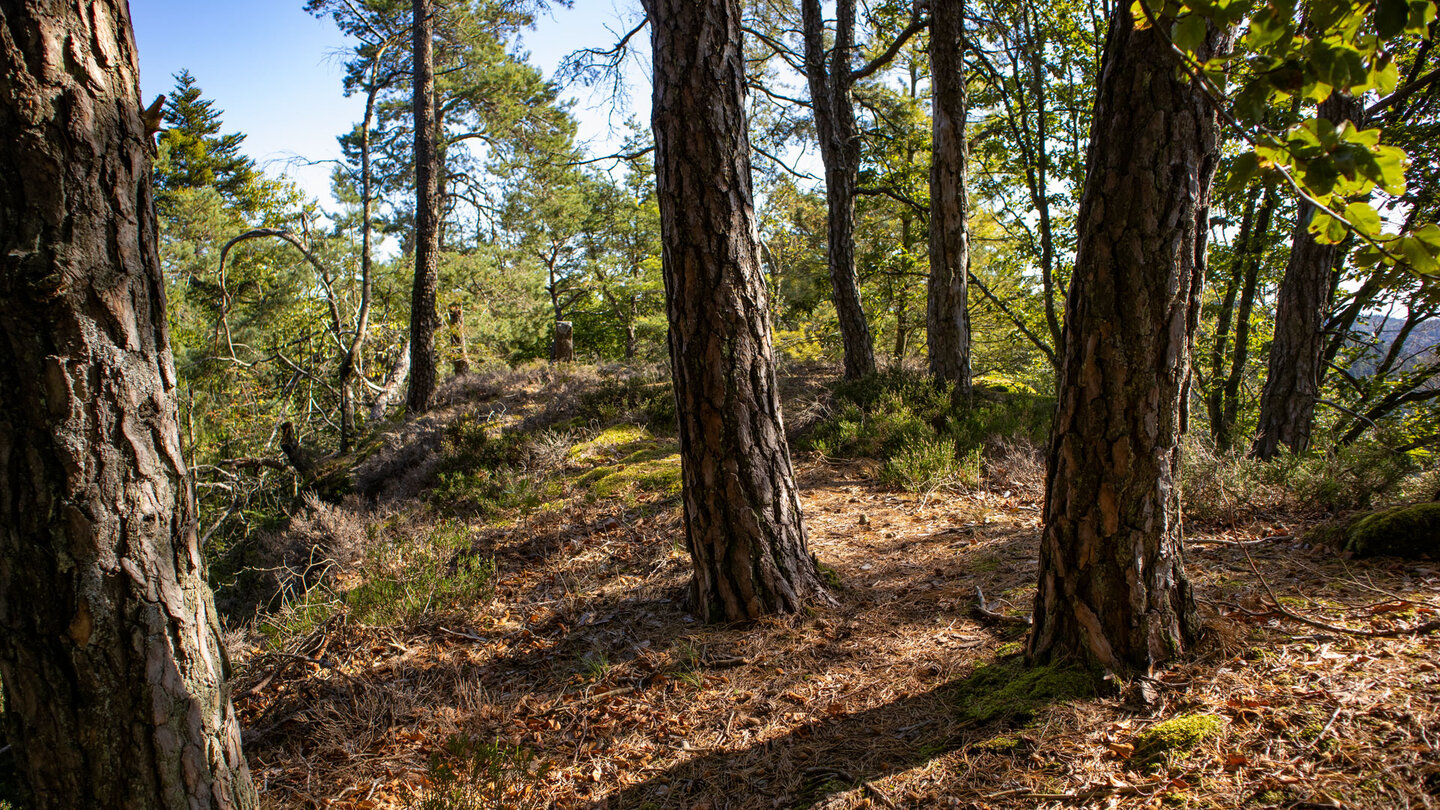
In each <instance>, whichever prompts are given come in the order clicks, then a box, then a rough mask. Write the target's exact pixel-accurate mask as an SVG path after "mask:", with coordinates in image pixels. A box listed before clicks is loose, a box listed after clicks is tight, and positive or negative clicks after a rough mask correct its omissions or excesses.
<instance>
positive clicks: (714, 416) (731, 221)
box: [645, 0, 828, 621]
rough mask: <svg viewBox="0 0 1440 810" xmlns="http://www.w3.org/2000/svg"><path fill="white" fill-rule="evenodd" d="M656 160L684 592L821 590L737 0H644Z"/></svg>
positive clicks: (725, 616)
mask: <svg viewBox="0 0 1440 810" xmlns="http://www.w3.org/2000/svg"><path fill="white" fill-rule="evenodd" d="M645 7H646V10H647V11H648V12H649V14H650V20H651V25H652V38H653V45H654V64H655V91H654V113H653V126H654V131H655V146H656V151H655V171H656V180H657V191H658V194H659V201H660V223H661V239H662V244H663V273H664V278H665V297H666V308H667V311H668V314H669V320H670V360H671V363H672V365H673V369H674V383H675V401H676V406H677V411H678V423H679V432H680V458H681V470H682V475H681V477H682V481H683V485H684V501H685V539H686V544H687V545H688V547H689V550H690V555H691V558H692V559H693V560H694V564H695V578H694V580H693V581H692V588H691V594H692V597H693V599H694V604H695V608H696V610H697V612H698V613H700V615H701V616H702V617H703V618H705V619H706V620H709V621H740V620H747V619H755V618H757V617H759V616H763V615H765V614H770V613H791V612H795V611H798V610H800V609H801V608H802V607H803V606H805V605H806V604H809V603H813V602H815V601H817V600H826V599H828V596H827V595H826V593H825V590H824V587H823V585H822V584H821V582H820V578H819V575H818V573H817V571H816V567H815V562H814V560H813V559H812V558H811V557H810V554H809V552H808V550H807V548H806V538H805V530H804V527H803V525H802V524H801V520H800V499H799V496H798V494H797V491H796V488H795V479H794V473H793V471H792V469H791V465H790V452H789V448H788V447H787V445H786V442H785V430H784V427H783V425H782V424H781V418H780V402H779V395H778V392H777V390H776V387H775V370H774V356H773V352H772V349H771V342H770V325H769V321H768V319H767V318H766V312H767V310H766V298H765V279H764V276H763V275H762V273H761V272H760V253H759V245H758V242H757V239H756V233H755V213H754V208H753V204H752V197H751V185H750V182H751V181H750V143H749V138H748V135H747V131H746V122H745V104H744V98H745V66H744V62H743V60H742V58H741V47H740V43H741V40H740V25H741V14H740V4H739V2H738V0H705V2H697V0H646V2H645Z"/></svg>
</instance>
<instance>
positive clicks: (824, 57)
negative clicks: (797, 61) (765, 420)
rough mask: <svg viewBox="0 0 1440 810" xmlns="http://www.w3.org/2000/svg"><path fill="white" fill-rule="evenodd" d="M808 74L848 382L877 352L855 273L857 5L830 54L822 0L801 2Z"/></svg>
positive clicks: (843, 12) (844, 17)
mask: <svg viewBox="0 0 1440 810" xmlns="http://www.w3.org/2000/svg"><path fill="white" fill-rule="evenodd" d="M800 9H801V13H802V15H803V17H804V34H805V74H806V79H807V81H808V82H809V85H810V100H811V107H812V109H813V111H814V114H815V131H816V134H817V135H818V136H819V140H820V159H821V161H822V162H823V163H824V164H825V200H826V206H827V224H828V228H827V233H826V246H827V257H826V261H827V265H828V267H829V269H830V282H831V285H832V288H833V293H834V301H835V314H836V316H837V317H838V318H839V320H840V339H841V342H842V343H843V344H844V347H845V376H846V378H848V379H855V378H857V377H863V376H865V375H866V374H873V373H875V348H874V344H873V342H872V340H871V337H870V326H869V323H868V322H867V321H866V320H865V310H864V308H863V307H862V306H861V304H860V279H859V276H858V275H857V274H856V270H855V188H856V186H857V185H858V183H859V176H860V134H859V133H858V132H857V131H856V129H855V108H854V103H853V101H852V100H851V98H850V88H851V85H852V84H853V83H854V82H853V79H851V70H850V60H851V51H852V50H853V49H854V46H855V0H839V2H838V3H836V23H835V29H836V31H835V43H834V46H833V47H832V48H830V49H829V50H827V49H826V48H825V19H824V17H823V16H822V14H821V10H820V0H801V3H800Z"/></svg>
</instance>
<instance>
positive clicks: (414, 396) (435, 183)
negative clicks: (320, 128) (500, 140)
mask: <svg viewBox="0 0 1440 810" xmlns="http://www.w3.org/2000/svg"><path fill="white" fill-rule="evenodd" d="M411 6H412V8H413V10H414V18H415V24H414V52H415V56H414V62H415V64H414V70H415V100H414V116H415V283H414V286H413V287H412V288H411V290H410V392H409V395H408V396H407V397H406V400H405V407H406V408H407V409H408V410H409V411H410V413H412V414H416V413H424V412H425V411H428V410H429V409H430V401H431V399H433V398H434V396H435V381H436V373H435V332H436V331H437V330H438V328H439V322H440V318H439V315H438V314H437V313H436V310H435V286H436V283H437V277H438V272H439V270H438V267H439V265H438V261H439V254H440V185H439V174H440V166H439V161H438V153H437V151H436V149H435V47H434V41H433V33H434V21H433V20H432V19H431V14H432V12H433V10H434V4H433V3H432V1H431V0H413V3H412V4H411Z"/></svg>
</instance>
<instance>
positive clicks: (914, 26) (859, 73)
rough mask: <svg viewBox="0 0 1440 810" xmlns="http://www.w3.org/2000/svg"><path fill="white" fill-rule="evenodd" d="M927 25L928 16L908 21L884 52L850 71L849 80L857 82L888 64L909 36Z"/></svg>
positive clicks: (928, 25)
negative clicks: (907, 24) (857, 68)
mask: <svg viewBox="0 0 1440 810" xmlns="http://www.w3.org/2000/svg"><path fill="white" fill-rule="evenodd" d="M929 27H930V19H929V18H928V17H925V18H922V19H919V20H916V21H915V22H912V23H910V25H909V26H907V27H906V28H905V30H904V31H901V32H900V36H898V37H896V38H895V41H894V42H892V43H890V47H888V48H886V49H885V52H884V53H882V54H880V55H879V56H877V57H875V58H874V59H871V60H870V62H869V64H867V65H865V66H864V67H862V68H860V69H859V70H853V71H851V72H850V81H852V82H858V81H860V80H861V79H863V78H865V77H866V76H869V75H870V74H872V73H874V72H875V71H877V70H879V69H881V68H883V67H885V66H886V65H888V64H890V60H891V59H894V58H895V54H897V53H900V49H901V48H903V47H905V43H907V42H909V41H910V38H911V37H913V36H915V35H916V34H918V33H920V32H921V31H924V30H925V29H926V28H929Z"/></svg>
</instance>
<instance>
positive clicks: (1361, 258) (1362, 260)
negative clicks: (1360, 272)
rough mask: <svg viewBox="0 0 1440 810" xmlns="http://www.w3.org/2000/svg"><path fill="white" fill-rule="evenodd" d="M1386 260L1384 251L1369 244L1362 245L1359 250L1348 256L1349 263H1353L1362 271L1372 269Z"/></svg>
mask: <svg viewBox="0 0 1440 810" xmlns="http://www.w3.org/2000/svg"><path fill="white" fill-rule="evenodd" d="M1387 258H1388V256H1386V254H1385V252H1384V251H1382V250H1380V249H1379V248H1377V247H1375V246H1374V245H1371V244H1365V245H1362V246H1360V248H1359V249H1357V250H1356V251H1355V252H1353V253H1351V254H1350V261H1351V262H1354V264H1355V266H1356V267H1359V268H1362V269H1368V268H1371V267H1374V266H1375V265H1377V264H1380V263H1381V262H1383V261H1385V260H1386V259H1387Z"/></svg>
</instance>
